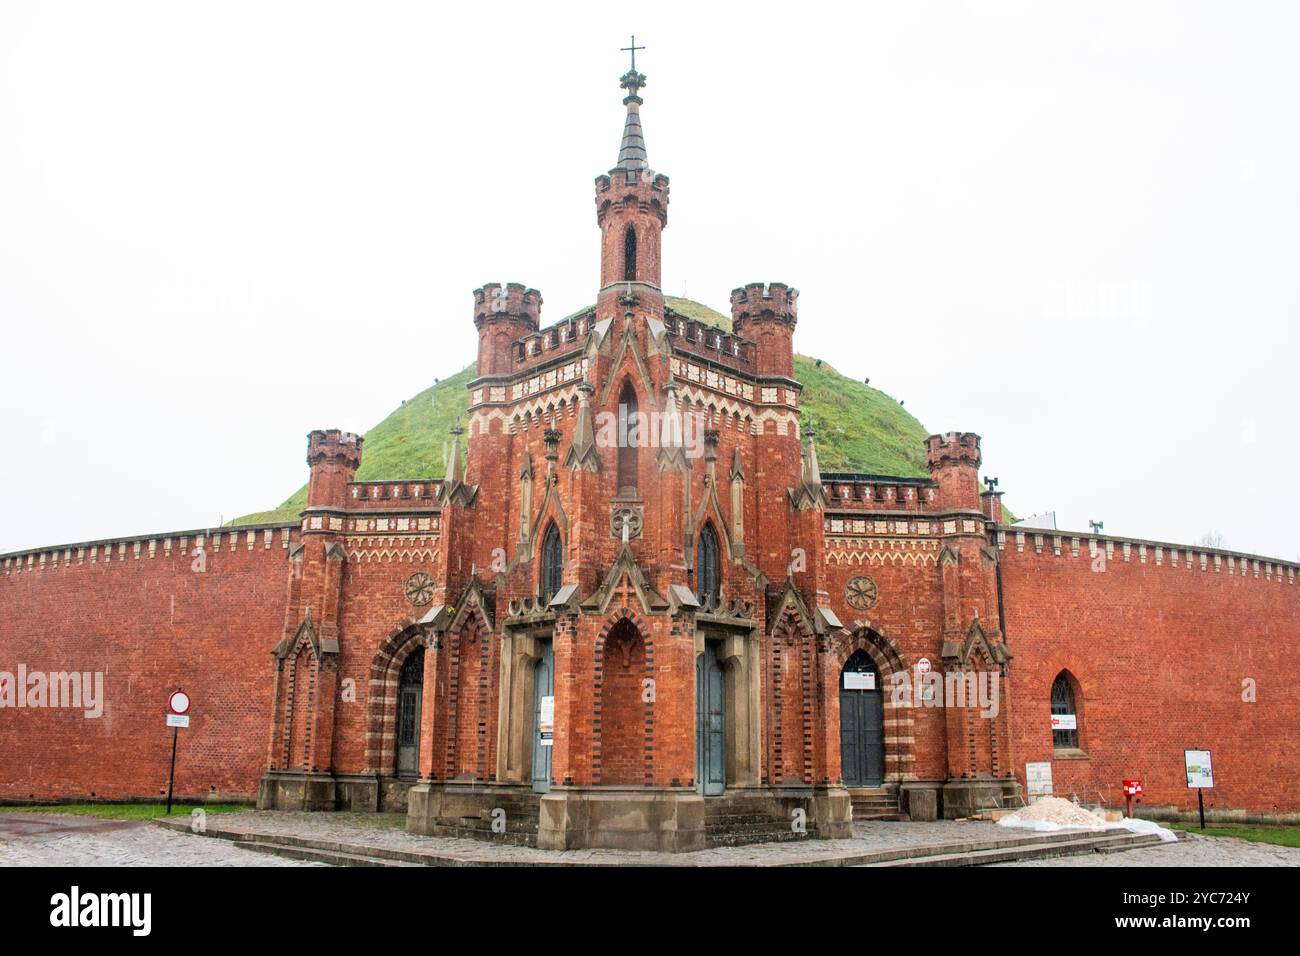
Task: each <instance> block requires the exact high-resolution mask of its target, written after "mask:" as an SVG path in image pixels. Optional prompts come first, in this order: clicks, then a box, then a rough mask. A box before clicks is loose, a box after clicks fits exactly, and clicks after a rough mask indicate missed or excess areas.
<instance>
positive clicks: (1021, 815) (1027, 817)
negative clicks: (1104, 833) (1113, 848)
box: [998, 797, 1178, 843]
mask: <svg viewBox="0 0 1300 956" xmlns="http://www.w3.org/2000/svg"><path fill="white" fill-rule="evenodd" d="M998 826H1000V827H1016V828H1018V829H1022V830H1033V831H1035V832H1038V833H1055V832H1058V831H1060V830H1128V831H1129V832H1131V833H1143V834H1155V835H1156V836H1158V837H1160V839H1161V840H1163V841H1164V842H1166V843H1173V842H1177V840H1178V836H1177V835H1176V834H1175V833H1174V832H1173V831H1171V830H1166V829H1165V828H1164V827H1162V826H1160V825H1159V824H1157V823H1153V822H1152V821H1150V820H1129V819H1121V820H1119V821H1118V822H1115V823H1107V822H1106V820H1105V818H1104V817H1102V815H1101V814H1099V813H1093V812H1092V811H1091V810H1087V809H1085V808H1084V807H1081V806H1079V805H1078V804H1077V803H1071V802H1070V801H1069V800H1062V799H1061V798H1060V797H1042V798H1040V799H1038V800H1036V801H1034V803H1032V804H1030V805H1029V806H1027V807H1025V808H1024V809H1023V810H1018V811H1016V812H1015V813H1011V814H1008V815H1007V816H1005V817H1003V818H1002V819H1001V820H999V821H998Z"/></svg>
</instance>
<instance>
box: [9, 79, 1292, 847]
mask: <svg viewBox="0 0 1300 956" xmlns="http://www.w3.org/2000/svg"><path fill="white" fill-rule="evenodd" d="M645 82H646V79H645V77H644V76H643V75H642V74H640V73H638V72H637V71H636V69H635V65H633V68H632V69H631V70H630V71H629V72H628V73H626V74H625V75H624V76H623V77H622V87H623V89H624V90H625V91H626V95H625V97H624V99H623V103H624V105H625V107H626V118H625V122H624V126H623V133H622V139H621V143H620V146H619V150H618V160H617V163H616V164H615V165H614V167H613V168H612V169H610V170H608V172H605V173H602V174H600V175H599V176H597V177H596V180H595V213H596V223H597V225H598V227H599V230H600V237H601V240H600V282H599V288H598V291H597V297H596V304H595V306H594V307H593V308H591V309H588V310H587V311H585V312H582V313H579V314H577V315H574V316H571V317H569V318H566V319H564V320H563V321H561V322H559V323H558V324H552V325H545V324H544V323H543V322H542V317H541V309H542V296H541V294H540V293H539V292H538V291H536V290H535V289H532V288H528V287H526V286H524V285H522V284H515V283H510V284H508V285H504V286H502V285H498V284H488V285H485V286H483V287H482V288H479V289H477V290H475V292H474V297H473V313H472V319H473V322H474V324H475V326H476V328H477V329H478V334H479V346H478V364H477V373H476V377H475V378H474V380H473V381H472V382H471V383H470V385H469V393H470V395H469V414H468V419H467V420H466V421H465V422H464V426H463V429H462V428H461V427H459V426H458V427H457V428H456V429H454V430H453V435H452V441H451V453H450V461H449V464H448V467H447V470H446V474H445V477H444V478H442V479H438V480H429V479H409V480H394V481H369V482H366V481H357V480H356V473H357V469H358V466H359V464H360V462H361V460H362V455H363V454H364V448H363V445H364V442H363V439H362V438H361V437H359V436H357V435H354V434H350V433H345V432H340V431H337V430H326V431H316V432H312V433H311V435H310V437H309V441H308V450H307V463H308V465H309V467H310V480H309V486H308V501H307V507H306V510H305V511H304V512H303V513H302V516H301V521H300V522H295V523H293V524H270V525H259V526H255V527H247V528H222V529H218V530H216V531H211V530H209V531H191V532H184V533H175V534H171V535H156V536H142V537H139V538H132V539H126V540H122V541H113V542H86V543H82V544H78V545H72V546H60V547H58V548H43V549H33V550H32V551H29V552H21V553H16V554H11V555H3V556H0V571H2V572H3V577H0V610H3V612H4V616H5V620H6V622H7V624H8V626H7V628H6V630H5V633H4V634H3V635H0V651H3V652H4V657H3V659H0V668H4V667H7V666H8V665H9V663H10V662H11V661H14V660H27V661H39V660H46V659H48V660H49V661H51V662H66V663H65V664H64V665H63V666H65V667H76V668H78V669H103V670H104V671H105V672H106V673H107V674H108V702H109V708H110V714H111V717H112V720H111V722H101V723H96V722H93V721H80V722H77V723H72V722H71V718H69V717H67V716H66V715H64V714H61V713H56V712H51V711H45V712H37V711H32V710H28V711H25V712H24V711H7V712H6V714H7V715H8V716H6V719H5V720H4V721H3V723H2V724H0V744H4V745H5V746H4V747H0V753H3V754H4V756H0V770H2V771H3V773H0V798H7V799H18V798H26V797H28V796H29V795H30V796H35V797H51V798H53V797H61V796H68V795H84V794H85V793H86V792H88V791H91V790H93V791H94V792H95V794H96V795H97V796H106V797H112V796H127V795H148V794H150V793H154V792H156V790H157V784H158V779H159V777H158V774H159V763H160V761H161V762H162V764H163V765H164V767H163V769H164V770H165V761H164V760H162V756H161V755H160V754H158V753H157V752H156V748H155V747H153V745H152V743H150V744H145V743H144V742H145V741H153V740H154V738H155V737H157V736H158V735H159V734H160V733H162V730H161V725H160V723H159V721H158V720H157V719H156V711H157V708H158V704H159V702H160V700H161V699H163V697H162V695H164V694H165V691H166V690H167V688H168V687H170V686H173V685H175V684H176V682H177V679H178V678H177V676H176V675H177V674H178V673H180V672H182V671H184V672H185V673H187V674H189V675H190V677H189V678H188V680H189V683H188V684H187V691H188V690H191V689H192V691H193V695H194V698H195V700H196V701H199V702H202V703H203V705H204V706H203V707H202V708H201V713H200V714H199V716H198V717H196V720H195V723H194V725H193V729H192V731H191V732H189V736H188V737H187V739H186V741H185V746H186V747H187V748H188V749H187V756H186V760H184V761H183V762H182V765H181V767H180V770H179V774H180V775H179V776H178V781H177V785H178V792H180V793H182V794H185V793H188V794H190V795H192V796H199V797H201V796H205V795H221V796H223V797H231V796H240V795H243V796H246V797H249V798H251V797H252V796H253V795H254V794H255V795H256V799H257V801H258V805H259V806H261V807H263V808H290V809H304V808H305V809H318V810H334V809H353V810H357V809H366V810H402V811H405V813H406V814H407V820H408V829H410V830H411V831H413V832H415V833H421V834H462V835H463V834H472V835H476V836H480V837H482V838H484V839H501V840H511V841H515V842H523V843H533V844H536V845H539V846H543V847H552V848H576V847H592V846H607V847H631V848H655V849H665V850H691V849H697V848H701V847H704V846H707V845H717V844H719V843H726V842H742V841H746V840H769V839H799V838H806V837H842V836H847V835H850V834H851V832H852V830H851V828H852V821H853V820H854V818H855V816H856V817H857V818H862V817H864V816H866V817H875V818H890V817H904V816H910V817H911V818H913V819H934V818H935V817H950V818H951V817H956V816H963V815H966V814H968V813H970V812H971V811H973V810H978V809H980V808H984V807H990V806H1001V805H1007V804H1009V803H1013V802H1015V801H1016V800H1018V799H1019V798H1021V797H1022V796H1023V795H1024V794H1025V792H1026V787H1027V783H1028V781H1027V778H1026V766H1027V764H1030V763H1035V764H1044V763H1046V764H1050V765H1051V769H1052V774H1053V779H1054V787H1055V789H1056V791H1057V792H1058V793H1060V794H1063V795H1070V794H1074V795H1078V796H1080V797H1081V798H1083V799H1085V800H1095V799H1097V797H1098V794H1101V795H1102V797H1103V799H1110V800H1111V801H1112V802H1118V800H1119V797H1118V790H1117V788H1118V787H1119V783H1120V780H1121V778H1123V777H1124V776H1126V775H1133V776H1143V777H1144V778H1145V779H1146V780H1147V781H1148V796H1149V799H1150V800H1151V801H1152V802H1153V803H1158V804H1161V805H1167V806H1170V807H1174V808H1185V807H1186V806H1188V799H1189V796H1188V794H1189V791H1187V790H1186V788H1185V787H1184V785H1183V783H1184V782H1183V781H1182V779H1181V776H1180V774H1181V759H1182V757H1181V753H1182V750H1183V749H1184V747H1193V746H1206V747H1210V746H1213V747H1214V748H1216V758H1217V760H1218V761H1219V763H1218V766H1217V772H1218V773H1219V774H1220V775H1221V778H1222V780H1223V783H1222V785H1221V787H1220V788H1219V789H1218V790H1217V791H1216V794H1215V798H1216V799H1217V800H1219V801H1220V804H1219V805H1221V806H1224V807H1236V808H1244V809H1248V810H1252V811H1257V812H1265V813H1292V814H1294V813H1295V812H1296V811H1298V810H1300V803H1298V802H1297V798H1296V796H1295V793H1294V790H1293V788H1292V786H1291V784H1293V783H1294V781H1295V779H1296V777H1297V759H1296V757H1295V756H1293V755H1292V754H1291V753H1290V752H1289V751H1288V752H1286V753H1283V752H1282V749H1281V748H1280V747H1279V746H1278V745H1277V743H1276V742H1277V741H1281V740H1284V739H1286V735H1285V734H1284V733H1283V731H1284V730H1285V729H1289V728H1291V727H1293V726H1294V720H1295V718H1296V716H1297V705H1296V702H1295V698H1294V695H1285V694H1283V693H1282V691H1281V687H1280V686H1279V684H1280V681H1281V680H1282V679H1283V678H1284V677H1285V675H1290V678H1291V679H1294V678H1295V676H1296V674H1297V669H1298V668H1297V650H1296V648H1297V646H1300V641H1297V637H1300V624H1298V622H1300V613H1297V611H1298V605H1300V602H1298V601H1297V594H1298V593H1300V592H1297V589H1296V587H1295V577H1296V571H1297V567H1296V565H1295V564H1294V563H1291V562H1284V561H1277V560H1273V559H1268V558H1263V557H1260V556H1254V555H1242V554H1238V553H1235V552H1228V551H1217V550H1213V549H1205V548H1191V547H1186V546H1179V545H1170V544H1163V543H1159V542H1148V541H1140V540H1138V539H1129V538H1120V537H1106V536H1101V535H1096V534H1093V535H1079V534H1070V533H1066V532H1061V531H1056V530H1034V529H1026V528H1023V527H1020V526H1016V525H1008V524H1005V523H1003V520H1002V513H1001V507H1000V504H999V500H1000V493H999V492H997V491H987V490H982V489H983V486H982V485H981V481H980V466H981V450H980V439H979V437H978V436H977V435H975V434H972V433H969V432H954V433H948V434H943V435H934V436H932V437H930V438H929V439H928V440H927V442H926V447H925V453H926V460H927V463H928V466H929V471H930V475H929V477H928V478H915V477H898V476H887V475H871V474H847V473H825V472H822V471H821V470H820V468H819V465H818V460H817V445H816V436H815V434H814V431H813V429H812V428H811V427H808V425H807V424H806V423H805V422H803V421H802V420H801V411H800V409H801V399H802V391H803V387H802V386H801V385H800V383H799V382H798V381H797V380H796V379H795V376H794V347H793V336H794V332H795V326H796V324H797V322H798V292H797V291H796V290H795V289H794V288H793V287H791V286H789V285H786V284H783V283H781V282H775V281H773V282H765V283H750V284H748V285H745V286H742V287H740V288H737V289H735V290H734V291H733V292H732V293H731V309H732V317H731V318H732V325H731V329H730V330H722V329H719V328H716V327H713V326H710V325H707V324H703V323H701V322H699V321H696V320H693V319H691V318H688V317H686V316H684V315H681V314H678V313H677V312H675V311H674V310H673V309H672V308H670V307H668V306H667V305H666V303H665V297H664V293H663V291H662V283H661V261H662V252H663V245H662V242H663V233H664V230H665V228H666V227H667V224H668V207H669V179H668V177H667V176H666V175H664V174H663V173H661V172H658V171H654V170H652V169H651V167H650V165H649V163H648V157H647V151H646V141H645V137H644V135H643V131H642V125H641V107H642V105H643V101H642V97H641V90H642V88H643V87H644V86H645ZM611 133H612V130H611ZM816 321H833V319H830V318H827V317H823V318H821V319H818V320H816ZM972 367H973V368H976V367H977V366H972ZM977 374H986V373H985V372H978V373H977ZM198 550H201V551H202V553H203V554H204V555H205V558H206V571H205V574H204V575H202V576H197V575H194V574H192V573H191V566H192V562H193V555H194V554H195V553H196V552H197V551H198ZM1099 561H1100V564H1101V567H1102V570H1101V571H1100V572H1099V571H1098V562H1099ZM196 577H198V578H201V580H199V581H196V580H195V578H196ZM167 593H171V594H172V596H173V600H172V605H171V612H170V613H171V621H170V623H169V624H164V623H163V609H162V605H161V603H160V602H162V601H163V600H164V598H163V597H162V595H166V594H167ZM178 594H179V595H180V605H179V612H178V610H177V597H176V596H177V595H178ZM87 598H93V599H94V600H93V601H87ZM87 604H93V605H94V609H93V611H91V610H90V609H89V608H87V607H86V605H87ZM76 635H81V636H82V638H84V637H85V636H86V635H93V640H85V639H79V638H78V637H77V636H76ZM142 635H145V636H142ZM1136 648H1140V649H1141V654H1140V655H1135V652H1134V651H1135V649H1136ZM43 655H44V656H43ZM196 660H197V661H202V662H203V666H202V667H201V668H195V667H194V666H192V665H193V663H194V662H195V661H196ZM1137 660H1142V661H1143V663H1142V664H1141V667H1142V668H1144V669H1143V670H1140V671H1139V670H1137V669H1135V668H1138V667H1139V664H1138V663H1136V661H1137ZM1151 667H1155V668H1156V669H1157V671H1158V673H1159V674H1160V679H1158V680H1152V679H1142V678H1140V676H1139V675H1141V674H1146V675H1150V674H1151V673H1152V672H1151V671H1150V670H1148V669H1145V668H1151ZM196 670H198V671H199V673H198V674H197V675H195V671H196ZM1207 675H1210V676H1209V677H1208V678H1207ZM1242 678H1253V679H1255V680H1257V681H1258V682H1259V688H1260V698H1259V700H1258V701H1257V702H1254V703H1253V704H1252V705H1250V706H1247V705H1244V704H1243V703H1242V702H1241V699H1240V681H1241V679H1242ZM903 679H906V681H907V683H906V684H902V685H900V681H901V680H903ZM900 686H903V687H904V688H908V689H905V690H904V691H903V692H901V693H900V691H899V687H900ZM953 688H958V689H960V690H963V691H967V693H966V695H965V697H964V699H963V700H958V701H954V700H953V699H952V695H951V691H952V689H953ZM913 691H915V693H913ZM986 691H990V692H991V693H992V694H995V695H996V700H995V701H993V700H990V699H986V697H985V696H982V695H984V694H985V692H986ZM936 693H937V695H938V700H936V699H935V695H936ZM938 705H941V706H938ZM1054 714H1055V715H1058V716H1060V715H1066V714H1068V716H1069V717H1070V722H1069V726H1066V727H1065V728H1064V729H1059V730H1058V729H1054V726H1055V725H1053V724H1051V722H1050V718H1052V716H1053V715H1054ZM1058 723H1059V722H1058ZM90 725H93V726H90ZM155 725H157V726H155ZM42 761H44V763H43V764H42V763H41V762H42ZM38 767H39V768H41V769H40V770H39V771H38ZM1287 779H1289V781H1290V783H1286V782H1285V781H1286V780H1287ZM1194 799H1195V798H1194V795H1193V796H1192V797H1191V800H1192V802H1193V804H1194Z"/></svg>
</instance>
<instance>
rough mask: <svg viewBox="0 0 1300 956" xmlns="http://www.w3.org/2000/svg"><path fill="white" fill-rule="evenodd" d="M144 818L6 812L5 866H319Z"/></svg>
mask: <svg viewBox="0 0 1300 956" xmlns="http://www.w3.org/2000/svg"><path fill="white" fill-rule="evenodd" d="M316 865H318V864H314V863H312V864H308V863H299V862H297V861H294V860H284V859H281V858H279V857H275V856H268V855H267V854H265V853H254V852H252V851H250V850H241V849H239V848H238V847H236V846H233V845H231V844H230V843H227V842H226V841H224V840H206V839H202V838H200V837H196V836H191V835H189V834H187V833H176V832H174V831H171V830H164V829H163V828H162V827H156V826H153V825H152V824H150V823H148V822H146V821H143V820H104V819H100V818H98V817H80V816H72V815H70V814H56V813H0V867H2V866H316Z"/></svg>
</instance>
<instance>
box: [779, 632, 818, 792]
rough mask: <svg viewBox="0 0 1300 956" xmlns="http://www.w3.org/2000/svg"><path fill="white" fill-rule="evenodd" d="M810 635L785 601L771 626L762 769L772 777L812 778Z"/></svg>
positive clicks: (788, 779) (801, 780)
mask: <svg viewBox="0 0 1300 956" xmlns="http://www.w3.org/2000/svg"><path fill="white" fill-rule="evenodd" d="M813 637H814V636H813V633H812V631H811V629H810V628H809V625H808V623H807V621H806V620H804V619H803V617H802V615H800V614H799V613H797V612H796V611H795V610H794V609H793V608H789V607H788V608H787V609H786V611H785V613H783V614H782V615H781V617H780V618H779V619H778V620H777V623H776V625H775V627H774V628H773V629H772V637H771V641H770V645H769V646H770V654H771V661H770V664H771V666H770V668H769V674H770V678H769V681H770V683H769V688H768V693H769V696H768V699H769V700H770V701H771V705H770V708H771V715H772V716H771V722H772V729H773V733H772V735H771V743H770V750H769V770H768V773H769V775H770V776H771V779H772V780H773V781H774V782H776V783H792V784H798V783H812V779H813V743H812V740H813V718H812V713H813V707H812V699H813V693H812V691H813V686H812V683H813V674H812V668H813V658H814V653H815V652H814V648H813Z"/></svg>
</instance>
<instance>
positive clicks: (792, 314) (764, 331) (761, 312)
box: [731, 282, 799, 378]
mask: <svg viewBox="0 0 1300 956" xmlns="http://www.w3.org/2000/svg"><path fill="white" fill-rule="evenodd" d="M798 317H799V290H798V289H795V288H793V287H791V286H788V285H786V284H785V283H784V282H770V283H765V282H750V283H748V284H747V285H745V286H742V287H741V288H739V289H733V290H732V291H731V330H732V331H733V332H735V333H736V334H737V335H740V336H744V337H745V338H748V339H752V340H753V341H754V342H755V343H756V345H757V350H756V354H757V360H756V362H755V366H756V371H757V372H758V374H760V375H781V376H784V377H786V378H792V377H793V376H794V327H795V325H796V324H797V322H798Z"/></svg>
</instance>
